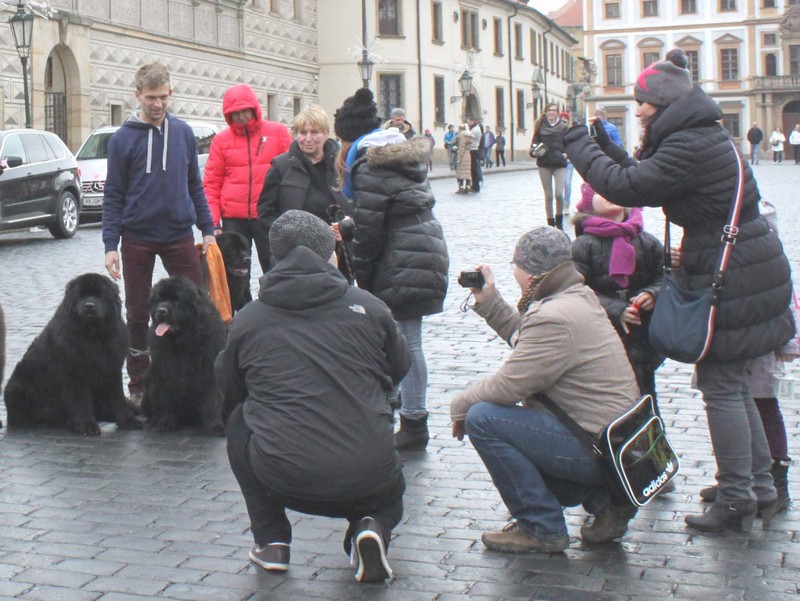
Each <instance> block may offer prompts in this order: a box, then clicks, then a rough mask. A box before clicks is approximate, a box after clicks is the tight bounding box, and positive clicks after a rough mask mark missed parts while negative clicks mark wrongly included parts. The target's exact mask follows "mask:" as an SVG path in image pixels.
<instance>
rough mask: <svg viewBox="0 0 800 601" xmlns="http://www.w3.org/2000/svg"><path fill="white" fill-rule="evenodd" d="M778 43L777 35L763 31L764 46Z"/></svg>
mask: <svg viewBox="0 0 800 601" xmlns="http://www.w3.org/2000/svg"><path fill="white" fill-rule="evenodd" d="M777 45H778V36H777V34H774V33H765V34H764V46H777Z"/></svg>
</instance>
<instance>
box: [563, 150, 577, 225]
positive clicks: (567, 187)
mask: <svg viewBox="0 0 800 601" xmlns="http://www.w3.org/2000/svg"><path fill="white" fill-rule="evenodd" d="M566 169H567V171H566V173H565V175H564V177H565V179H564V214H565V215H566V214H567V213H569V199H570V196H572V173H573V172H574V171H575V167H573V166H572V163H571V162H570V161H567V167H566Z"/></svg>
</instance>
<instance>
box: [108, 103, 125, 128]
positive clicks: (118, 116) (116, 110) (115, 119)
mask: <svg viewBox="0 0 800 601" xmlns="http://www.w3.org/2000/svg"><path fill="white" fill-rule="evenodd" d="M111 125H122V105H121V104H112V105H111Z"/></svg>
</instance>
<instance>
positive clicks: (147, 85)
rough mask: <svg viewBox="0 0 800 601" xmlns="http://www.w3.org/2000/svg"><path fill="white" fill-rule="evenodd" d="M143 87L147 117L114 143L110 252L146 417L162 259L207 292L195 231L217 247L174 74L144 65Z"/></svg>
mask: <svg viewBox="0 0 800 601" xmlns="http://www.w3.org/2000/svg"><path fill="white" fill-rule="evenodd" d="M135 84H136V100H137V102H138V103H139V109H138V110H135V111H134V112H133V113H131V116H130V117H128V119H127V120H126V121H125V122H124V123H123V124H122V127H120V128H119V129H118V130H117V131H116V132H114V135H113V136H111V139H110V140H109V142H108V177H107V178H106V184H105V190H104V192H103V245H104V246H105V253H106V254H105V265H106V269H107V270H108V273H109V275H110V276H111V278H112V279H114V280H118V279H120V278H122V279H123V282H124V286H125V320H126V322H127V326H128V333H129V334H130V345H131V346H130V349H129V350H128V356H127V359H126V362H127V370H128V376H129V377H130V383H129V384H128V390H129V393H130V397H129V399H128V401H129V403H130V404H131V406H132V407H133V408H134V409H136V410H137V411H139V410H140V409H141V405H142V393H143V391H144V374H145V372H146V371H147V367H148V366H149V365H150V356H149V353H148V350H147V349H148V345H147V329H148V325H149V323H150V311H149V308H148V302H149V300H150V291H151V289H152V285H153V268H154V267H155V260H156V257H159V258H160V259H161V262H162V263H163V265H164V269H166V270H167V273H168V274H169V275H182V276H185V277H187V278H189V279H190V280H192V281H193V282H194V283H195V284H198V285H203V273H202V270H201V268H200V257H199V255H198V253H197V248H196V247H195V243H194V234H193V233H192V226H194V225H196V226H197V228H198V229H199V230H200V231H201V232H202V234H203V253H205V251H206V248H207V247H208V245H209V244H216V241H215V239H214V222H213V220H212V219H211V212H210V211H209V209H208V202H207V201H206V197H205V194H204V193H203V181H202V179H201V176H200V167H199V165H198V163H197V142H196V139H195V136H194V131H193V130H192V128H191V127H189V125H187V124H186V123H185V122H184V121H181V120H180V119H178V118H177V117H173V116H172V115H170V114H169V113H168V112H167V107H168V106H169V98H170V96H171V95H172V86H171V85H170V77H169V71H167V68H166V67H165V66H164V65H162V64H160V63H150V64H147V65H143V66H142V67H140V68H139V70H138V71H136V76H135ZM120 242H121V251H122V252H121V255H122V266H120V253H119V252H118V250H117V249H118V246H120ZM120 267H122V268H120Z"/></svg>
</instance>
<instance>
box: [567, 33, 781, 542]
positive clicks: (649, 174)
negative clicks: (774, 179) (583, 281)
mask: <svg viewBox="0 0 800 601" xmlns="http://www.w3.org/2000/svg"><path fill="white" fill-rule="evenodd" d="M687 65H688V61H687V59H686V55H685V54H684V53H683V52H682V51H680V50H677V49H676V50H672V51H670V52H669V53H668V54H667V60H664V61H659V62H656V63H654V64H652V65H650V66H648V67H647V68H646V69H645V70H644V71H642V73H641V74H640V75H639V77H638V78H637V80H636V84H635V87H634V97H635V98H636V101H637V102H638V103H639V107H638V108H637V110H636V116H637V117H638V118H639V119H640V121H641V122H642V126H643V128H644V137H643V139H642V144H641V149H640V150H639V156H638V159H639V160H638V162H637V161H635V160H633V159H631V158H630V157H628V155H627V154H626V153H625V151H624V150H622V149H621V148H620V147H619V146H617V145H616V144H614V143H613V142H611V141H610V140H609V139H608V136H607V135H603V134H604V132H605V129H604V128H602V127H596V128H595V130H596V132H597V137H596V141H595V140H593V139H592V138H590V137H589V134H588V132H587V128H586V127H585V126H576V127H573V128H571V129H570V130H569V131H568V132H567V133H566V135H565V137H564V139H565V142H566V149H567V154H568V155H569V157H570V159H571V160H572V163H573V164H574V165H575V169H576V170H577V171H578V172H579V173H580V174H581V176H583V178H584V179H585V180H586V181H587V182H588V183H589V184H590V185H591V186H592V188H594V190H595V191H596V192H597V193H599V194H601V195H602V196H604V197H606V198H607V199H609V200H610V201H611V202H613V203H615V204H618V205H622V206H638V205H640V204H642V203H644V204H646V205H648V206H660V207H662V209H663V211H664V215H665V216H666V217H667V219H668V220H669V221H670V222H672V223H674V224H676V225H679V226H681V227H682V228H683V242H682V264H681V268H680V270H679V271H678V272H677V275H678V277H681V278H682V279H683V280H684V282H685V284H686V286H687V287H688V288H690V289H700V288H704V287H707V286H709V285H710V284H711V281H712V278H713V274H714V272H715V270H716V261H717V258H718V255H719V249H720V237H721V235H722V229H723V226H724V225H725V223H726V221H727V217H728V212H729V211H730V208H731V204H732V202H733V199H734V195H735V194H736V188H737V173H738V172H739V169H740V168H741V169H743V170H744V178H745V185H744V192H743V206H742V210H741V214H740V217H739V232H738V237H737V241H736V245H735V246H734V248H733V252H732V256H731V260H730V262H729V265H728V270H727V271H726V273H725V280H724V284H723V288H722V292H721V299H720V302H719V305H718V310H717V315H716V320H715V324H714V325H715V333H714V339H713V344H712V347H711V350H710V352H709V353H708V355H707V356H706V357H705V358H704V359H703V360H702V361H701V362H700V363H698V364H697V367H696V375H697V387H698V388H699V389H700V390H701V392H702V393H703V400H704V401H705V406H706V416H707V418H708V427H709V433H710V435H711V443H712V446H713V448H714V456H715V458H716V461H717V482H718V485H719V492H718V496H717V501H716V502H715V503H714V504H713V505H712V506H711V507H710V509H709V510H708V511H707V512H706V513H705V514H702V515H688V516H686V523H687V524H688V525H689V526H691V527H693V528H697V529H699V530H702V531H709V532H716V531H722V530H724V529H726V528H734V529H740V530H744V531H746V530H749V529H750V527H751V525H752V522H753V518H754V517H755V516H756V513H759V514H760V515H761V516H762V518H763V520H764V523H765V524H766V523H768V522H769V520H770V519H771V518H772V515H773V514H774V513H775V510H776V509H777V507H778V504H777V493H776V491H775V487H774V485H773V480H772V476H771V474H770V467H771V459H770V453H769V446H768V444H767V439H766V436H765V435H764V428H763V426H762V424H761V419H760V418H759V415H758V410H757V408H756V406H755V403H754V402H753V398H752V396H751V395H750V393H749V392H748V390H747V385H746V382H745V373H746V370H747V367H748V365H749V363H750V361H751V360H752V359H754V358H756V357H760V356H762V355H764V354H766V353H769V352H771V351H775V350H777V349H779V348H781V347H782V346H783V345H784V344H785V343H786V342H787V341H789V340H790V339H791V338H792V336H793V335H794V331H795V326H794V321H793V319H792V315H791V312H790V311H789V308H788V307H789V301H790V299H791V295H792V283H791V277H790V275H791V274H790V267H789V262H788V260H787V259H786V256H785V255H784V253H783V247H782V245H781V242H780V240H779V239H778V237H777V235H776V234H775V232H774V231H772V230H771V229H770V227H769V225H768V224H767V222H766V220H765V219H764V218H763V217H762V216H761V215H759V210H758V201H759V198H760V196H759V193H758V188H757V186H756V182H755V180H754V178H753V173H752V172H751V171H750V168H749V166H748V165H747V164H746V162H744V161H742V160H741V157H740V156H739V153H738V152H737V151H736V150H735V149H734V146H733V144H732V143H731V139H730V135H729V134H728V132H727V131H726V130H725V129H724V128H723V127H722V125H721V124H720V120H721V119H722V112H721V111H720V108H719V105H718V104H717V103H716V102H715V101H714V100H713V99H712V98H711V97H709V96H708V95H707V94H706V93H705V92H704V91H703V90H702V89H701V88H699V87H693V86H692V79H691V75H690V73H689V71H688V70H687V69H686V67H687ZM737 162H738V165H737ZM680 325H681V324H675V327H680Z"/></svg>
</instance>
